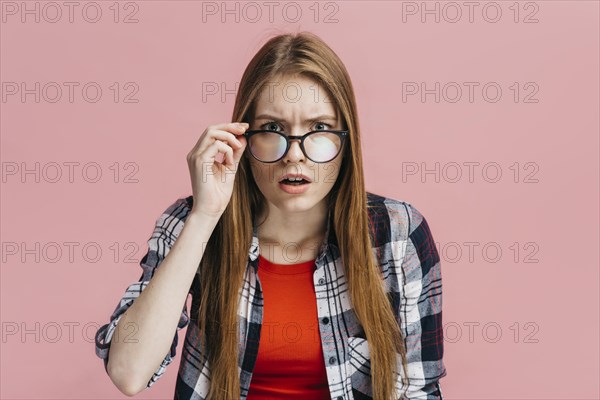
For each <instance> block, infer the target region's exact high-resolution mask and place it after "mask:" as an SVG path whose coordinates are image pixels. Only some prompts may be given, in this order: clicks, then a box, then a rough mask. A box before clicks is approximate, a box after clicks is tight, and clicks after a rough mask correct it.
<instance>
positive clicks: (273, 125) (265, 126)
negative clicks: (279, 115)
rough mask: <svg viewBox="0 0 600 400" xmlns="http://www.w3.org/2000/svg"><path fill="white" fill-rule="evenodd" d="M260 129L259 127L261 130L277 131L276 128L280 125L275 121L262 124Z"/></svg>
mask: <svg viewBox="0 0 600 400" xmlns="http://www.w3.org/2000/svg"><path fill="white" fill-rule="evenodd" d="M260 127H261V129H267V130H270V131H277V130H278V129H277V127H280V125H279V123H278V122H277V121H269V122H266V123H264V124H262V125H261V126H260Z"/></svg>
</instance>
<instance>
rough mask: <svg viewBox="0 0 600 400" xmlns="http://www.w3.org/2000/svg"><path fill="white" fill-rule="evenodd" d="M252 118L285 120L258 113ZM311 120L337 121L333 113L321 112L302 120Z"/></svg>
mask: <svg viewBox="0 0 600 400" xmlns="http://www.w3.org/2000/svg"><path fill="white" fill-rule="evenodd" d="M254 119H256V120H259V119H271V120H274V121H283V122H287V121H286V120H284V119H281V118H277V117H274V116H272V115H270V114H260V115H259V116H257V117H255V118H254ZM312 121H337V118H336V117H334V116H333V115H327V114H323V115H318V116H316V117H312V118H308V119H305V120H304V122H312Z"/></svg>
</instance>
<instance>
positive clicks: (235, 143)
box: [198, 129, 244, 152]
mask: <svg viewBox="0 0 600 400" xmlns="http://www.w3.org/2000/svg"><path fill="white" fill-rule="evenodd" d="M243 137H244V136H238V137H237V138H236V136H235V135H234V134H233V133H231V132H229V131H224V130H218V129H217V130H215V129H210V130H209V131H207V134H206V136H205V137H204V138H203V140H202V141H201V143H200V144H199V146H198V151H200V152H202V151H204V149H206V148H207V147H208V146H210V145H211V144H213V143H214V142H215V141H216V140H221V141H223V142H226V143H228V144H229V145H230V146H231V147H233V148H234V149H237V148H241V147H243V145H242V143H241V142H240V140H239V139H240V138H243Z"/></svg>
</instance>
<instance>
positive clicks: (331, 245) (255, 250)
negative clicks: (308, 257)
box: [248, 209, 339, 269]
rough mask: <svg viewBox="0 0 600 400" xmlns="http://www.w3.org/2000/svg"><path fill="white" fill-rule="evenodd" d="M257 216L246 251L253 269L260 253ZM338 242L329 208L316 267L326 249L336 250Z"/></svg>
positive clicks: (253, 222)
mask: <svg viewBox="0 0 600 400" xmlns="http://www.w3.org/2000/svg"><path fill="white" fill-rule="evenodd" d="M256 225H257V216H256V214H255V215H254V216H253V218H252V244H251V245H250V250H249V251H248V257H249V259H250V261H251V262H252V264H253V265H254V267H255V269H257V266H256V264H258V263H257V262H256V260H257V259H258V255H259V254H260V246H259V244H258V235H257V226H256ZM338 249H339V248H338V242H337V237H336V235H335V230H334V229H333V211H332V210H331V209H329V211H328V213H327V229H326V230H325V239H324V240H323V242H322V243H321V246H320V247H319V253H318V256H317V259H316V261H315V262H316V264H317V268H319V267H320V265H321V263H320V261H321V259H323V258H324V257H325V255H326V254H327V251H328V250H331V251H334V252H335V251H338Z"/></svg>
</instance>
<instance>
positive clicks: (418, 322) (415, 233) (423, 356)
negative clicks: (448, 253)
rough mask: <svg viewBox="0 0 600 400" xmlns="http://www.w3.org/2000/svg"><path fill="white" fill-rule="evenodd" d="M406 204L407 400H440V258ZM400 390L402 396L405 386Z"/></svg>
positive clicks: (403, 311)
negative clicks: (408, 380) (408, 381)
mask: <svg viewBox="0 0 600 400" xmlns="http://www.w3.org/2000/svg"><path fill="white" fill-rule="evenodd" d="M406 204H407V211H408V238H407V240H406V250H405V253H404V258H403V260H402V268H401V272H402V275H403V291H402V293H401V297H400V307H399V313H400V321H401V327H402V333H403V336H404V338H405V343H406V355H407V363H408V371H407V372H408V377H409V379H410V383H409V385H408V388H407V392H406V396H407V398H408V399H410V400H413V399H415V400H416V399H419V400H443V396H442V389H441V386H440V383H439V380H440V378H442V377H444V376H446V374H447V373H446V368H445V366H444V363H443V355H444V337H443V327H442V274H441V263H440V257H439V254H438V251H437V248H436V245H435V242H434V240H433V235H432V234H431V231H430V229H429V225H428V224H427V221H426V219H425V218H424V217H423V215H422V214H421V213H420V212H419V211H418V210H417V209H416V208H414V207H413V206H412V205H410V204H408V203H406ZM400 370H401V371H402V368H400ZM399 379H400V378H399ZM399 386H400V387H401V392H400V393H402V391H403V390H404V389H405V386H403V385H402V384H399Z"/></svg>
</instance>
